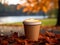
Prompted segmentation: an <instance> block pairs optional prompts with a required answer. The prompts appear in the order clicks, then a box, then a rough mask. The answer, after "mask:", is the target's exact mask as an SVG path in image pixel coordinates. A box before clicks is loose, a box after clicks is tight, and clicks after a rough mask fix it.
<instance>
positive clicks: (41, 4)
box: [17, 0, 58, 13]
mask: <svg viewBox="0 0 60 45" xmlns="http://www.w3.org/2000/svg"><path fill="white" fill-rule="evenodd" d="M51 3H53V4H51ZM22 7H25V8H24V9H23V12H28V13H30V12H33V13H36V12H38V11H40V10H42V11H44V12H45V13H47V12H48V11H49V10H50V9H53V7H54V8H58V0H27V2H26V4H24V6H22ZM20 8H21V7H20V6H19V5H18V6H17V10H19V9H20Z"/></svg>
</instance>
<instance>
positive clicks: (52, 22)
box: [41, 18, 57, 26]
mask: <svg viewBox="0 0 60 45" xmlns="http://www.w3.org/2000/svg"><path fill="white" fill-rule="evenodd" d="M41 22H42V25H44V26H48V25H49V26H53V25H56V22H57V19H54V18H53V19H43V20H41Z"/></svg>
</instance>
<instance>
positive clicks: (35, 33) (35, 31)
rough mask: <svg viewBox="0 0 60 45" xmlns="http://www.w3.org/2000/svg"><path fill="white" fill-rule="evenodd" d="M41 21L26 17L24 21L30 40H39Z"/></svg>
mask: <svg viewBox="0 0 60 45" xmlns="http://www.w3.org/2000/svg"><path fill="white" fill-rule="evenodd" d="M40 24H41V21H40V20H37V19H26V20H24V21H23V25H24V30H25V36H26V38H27V39H28V40H31V41H38V37H39V32H40Z"/></svg>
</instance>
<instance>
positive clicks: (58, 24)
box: [56, 12, 60, 26]
mask: <svg viewBox="0 0 60 45" xmlns="http://www.w3.org/2000/svg"><path fill="white" fill-rule="evenodd" d="M59 13H60V12H59ZM56 26H60V15H59V14H58V15H57V24H56Z"/></svg>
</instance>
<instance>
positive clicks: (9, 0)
mask: <svg viewBox="0 0 60 45" xmlns="http://www.w3.org/2000/svg"><path fill="white" fill-rule="evenodd" d="M25 2H27V0H5V3H8V5H11V4H14V5H16V4H23V3H25ZM3 3H4V0H2V4H3Z"/></svg>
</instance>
